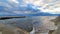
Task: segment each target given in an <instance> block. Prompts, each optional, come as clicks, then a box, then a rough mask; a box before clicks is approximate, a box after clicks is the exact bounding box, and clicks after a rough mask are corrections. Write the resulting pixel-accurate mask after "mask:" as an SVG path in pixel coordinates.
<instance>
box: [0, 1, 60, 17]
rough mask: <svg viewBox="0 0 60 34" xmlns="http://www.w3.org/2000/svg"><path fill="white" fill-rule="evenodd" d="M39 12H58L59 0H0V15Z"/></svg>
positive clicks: (45, 13) (59, 8)
mask: <svg viewBox="0 0 60 34" xmlns="http://www.w3.org/2000/svg"><path fill="white" fill-rule="evenodd" d="M47 1H48V2H47ZM41 14H42V15H49V14H60V3H59V0H58V1H56V0H53V1H52V0H45V1H44V0H0V15H9V16H10V15H18V16H20V15H25V16H30V15H41Z"/></svg>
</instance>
